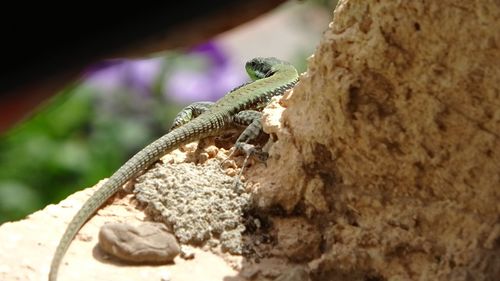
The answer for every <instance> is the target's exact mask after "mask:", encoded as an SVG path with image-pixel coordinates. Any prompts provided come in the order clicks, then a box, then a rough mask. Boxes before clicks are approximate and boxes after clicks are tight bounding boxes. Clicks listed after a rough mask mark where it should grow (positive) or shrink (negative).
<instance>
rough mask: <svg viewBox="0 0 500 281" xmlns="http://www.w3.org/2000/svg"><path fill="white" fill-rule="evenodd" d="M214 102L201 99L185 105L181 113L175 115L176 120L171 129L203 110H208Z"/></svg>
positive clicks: (198, 114) (186, 121)
mask: <svg viewBox="0 0 500 281" xmlns="http://www.w3.org/2000/svg"><path fill="white" fill-rule="evenodd" d="M213 104H214V103H213V102H210V101H200V102H195V103H192V104H190V105H188V106H186V107H184V108H183V109H182V110H181V111H180V112H179V113H177V116H175V118H174V122H173V123H172V126H171V127H170V131H172V130H173V129H175V128H178V127H180V126H182V125H184V124H186V123H188V122H189V121H191V120H193V119H194V118H196V117H198V116H200V115H201V114H202V113H203V112H205V111H207V110H208V109H209V108H210V107H211V106H212V105H213Z"/></svg>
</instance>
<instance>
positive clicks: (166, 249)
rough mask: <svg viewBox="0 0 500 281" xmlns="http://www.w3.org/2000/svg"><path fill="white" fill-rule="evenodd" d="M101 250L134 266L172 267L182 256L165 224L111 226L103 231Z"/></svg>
mask: <svg viewBox="0 0 500 281" xmlns="http://www.w3.org/2000/svg"><path fill="white" fill-rule="evenodd" d="M99 246H100V247H101V248H102V249H103V250H104V251H105V252H107V253H108V254H110V255H112V256H115V257H117V258H119V259H121V260H124V261H128V262H133V263H152V264H160V263H170V262H172V260H173V259H174V258H175V257H176V256H177V255H178V254H179V253H180V246H179V244H178V243H177V240H176V239H175V236H174V235H173V234H171V233H169V232H168V231H167V228H166V227H165V225H164V224H162V223H153V222H146V223H143V224H141V225H139V226H133V225H131V224H128V223H117V222H115V223H107V224H105V225H103V226H102V227H101V230H100V231H99Z"/></svg>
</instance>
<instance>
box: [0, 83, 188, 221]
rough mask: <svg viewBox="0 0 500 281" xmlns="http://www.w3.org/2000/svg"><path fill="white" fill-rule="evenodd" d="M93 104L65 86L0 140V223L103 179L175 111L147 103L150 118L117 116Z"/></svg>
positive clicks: (90, 96) (87, 93) (91, 94)
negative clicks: (30, 116)
mask: <svg viewBox="0 0 500 281" xmlns="http://www.w3.org/2000/svg"><path fill="white" fill-rule="evenodd" d="M97 100H98V95H97V93H96V92H95V91H93V90H92V89H90V88H88V87H85V86H84V85H82V84H79V85H75V86H71V87H68V88H67V89H66V90H64V91H63V92H62V93H60V94H59V95H57V96H55V98H54V99H53V100H52V101H50V102H49V103H48V104H47V105H45V106H44V107H43V108H41V109H40V110H39V111H38V112H37V113H36V114H34V115H33V117H32V118H30V119H28V120H27V121H26V122H23V123H22V124H20V125H19V126H17V127H16V128H14V129H13V130H11V131H9V132H8V133H7V134H6V135H4V136H2V137H0V163H1V164H0V223H1V222H4V221H7V220H15V219H20V218H22V217H24V216H25V215H26V214H27V213H31V212H33V211H35V210H37V209H40V208H42V207H43V206H45V205H47V204H49V203H50V202H55V201H59V200H61V199H63V198H64V197H66V196H67V195H68V194H69V193H72V192H74V191H76V190H78V189H81V188H83V187H88V186H92V185H94V184H95V183H96V181H98V180H99V179H102V178H105V177H108V176H109V175H110V174H111V173H112V172H113V171H114V169H116V168H117V167H118V166H120V165H121V164H123V162H125V161H126V160H127V159H128V157H130V156H131V155H132V154H133V153H134V152H136V151H137V150H138V149H140V148H142V147H143V146H144V145H146V144H147V143H148V142H149V141H150V140H151V139H153V138H154V137H157V136H159V135H160V134H161V133H162V132H165V131H166V128H167V127H168V126H169V124H166V123H167V122H165V124H160V123H161V120H165V121H166V120H171V119H172V117H173V116H174V114H175V112H176V111H177V110H178V108H179V106H168V105H166V104H165V103H154V102H151V105H152V107H151V108H150V110H149V111H148V113H149V114H133V113H131V112H130V111H128V113H127V114H117V113H116V112H111V111H103V110H99V106H98V105H97V103H96V101H97ZM154 104H157V106H154ZM169 107H170V110H169ZM155 112H156V113H157V114H155Z"/></svg>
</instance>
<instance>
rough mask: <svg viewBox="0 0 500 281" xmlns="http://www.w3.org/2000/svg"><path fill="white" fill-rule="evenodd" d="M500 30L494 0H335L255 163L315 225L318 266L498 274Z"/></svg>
mask: <svg viewBox="0 0 500 281" xmlns="http://www.w3.org/2000/svg"><path fill="white" fill-rule="evenodd" d="M499 30H500V6H499V5H498V4H496V2H494V1H451V0H448V1H388V0H382V1H377V2H373V1H362V0H353V1H348V0H346V1H341V2H340V4H339V6H338V7H337V9H336V10H335V13H334V20H333V23H332V24H331V25H330V27H329V29H328V30H327V31H326V32H325V34H324V38H323V40H322V42H321V44H320V46H319V47H318V48H317V50H316V52H315V54H314V56H313V57H311V59H310V61H309V66H308V71H307V73H305V74H304V75H303V76H302V77H301V79H300V82H299V84H298V85H297V86H296V87H295V88H294V90H293V92H291V93H289V94H288V95H287V96H286V97H285V98H284V99H282V100H281V105H282V106H283V107H284V108H285V109H284V111H283V109H279V108H278V109H277V111H279V112H281V111H283V115H282V118H281V121H280V123H279V124H278V125H276V123H275V122H274V123H273V122H272V120H273V119H272V118H268V119H267V120H269V121H271V124H270V126H267V129H268V131H269V132H271V133H274V134H276V136H277V139H278V141H277V143H276V144H275V145H274V146H273V147H272V150H271V155H270V159H269V160H268V168H267V169H263V168H262V169H261V168H259V169H255V170H253V171H249V172H250V173H251V174H252V177H251V180H252V181H254V182H255V183H254V186H253V188H254V192H255V193H256V194H257V202H258V204H259V206H260V207H262V208H268V207H270V206H280V207H281V208H282V209H283V210H284V211H286V212H289V213H291V212H294V213H295V214H297V213H302V214H304V215H305V216H306V217H309V218H311V221H313V222H315V223H316V224H317V225H318V226H319V227H320V229H321V231H322V235H323V237H324V241H323V245H322V247H323V249H324V250H323V254H322V256H321V258H319V259H316V260H313V261H311V263H310V268H311V270H312V274H313V275H314V276H315V277H316V278H317V280H333V279H334V278H341V279H342V280H358V279H364V280H366V279H370V278H371V279H370V280H494V279H495V278H497V277H498V276H500V204H499V202H500V32H498V31H499ZM274 106H275V107H279V106H278V105H274ZM270 114H271V115H272V113H270ZM471 278H472V279H471Z"/></svg>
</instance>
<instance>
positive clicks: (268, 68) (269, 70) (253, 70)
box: [245, 57, 289, 81]
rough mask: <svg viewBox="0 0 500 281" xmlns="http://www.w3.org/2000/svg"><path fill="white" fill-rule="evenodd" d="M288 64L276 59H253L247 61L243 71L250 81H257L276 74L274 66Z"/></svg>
mask: <svg viewBox="0 0 500 281" xmlns="http://www.w3.org/2000/svg"><path fill="white" fill-rule="evenodd" d="M282 64H289V63H287V62H284V61H282V60H279V59H277V58H273V57H270V58H254V59H252V60H250V61H248V62H247V63H246V65H245V69H246V71H247V73H248V75H249V76H250V78H251V79H252V80H254V81H255V80H258V79H262V78H265V77H269V76H271V75H273V73H274V72H276V66H278V65H282Z"/></svg>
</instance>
